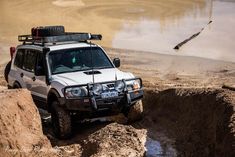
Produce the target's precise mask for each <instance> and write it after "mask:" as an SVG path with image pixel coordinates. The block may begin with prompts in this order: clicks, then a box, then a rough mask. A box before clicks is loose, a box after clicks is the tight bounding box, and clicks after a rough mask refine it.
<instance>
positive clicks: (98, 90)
mask: <svg viewBox="0 0 235 157" xmlns="http://www.w3.org/2000/svg"><path fill="white" fill-rule="evenodd" d="M92 90H93V93H94V94H95V95H100V94H101V93H102V91H103V87H102V85H101V84H94V86H93V88H92Z"/></svg>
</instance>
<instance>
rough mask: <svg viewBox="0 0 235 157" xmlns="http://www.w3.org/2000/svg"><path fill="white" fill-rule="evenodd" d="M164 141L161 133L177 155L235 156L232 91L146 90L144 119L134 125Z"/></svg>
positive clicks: (234, 112)
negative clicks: (165, 136) (160, 133)
mask: <svg viewBox="0 0 235 157" xmlns="http://www.w3.org/2000/svg"><path fill="white" fill-rule="evenodd" d="M136 126H137V127H140V128H141V127H143V128H146V129H147V131H148V136H150V137H152V138H156V139H157V140H160V142H161V141H162V143H164V141H163V140H164V139H163V140H162V139H161V137H159V136H158V135H157V133H159V132H164V133H165V134H166V135H167V136H168V137H169V138H171V139H174V142H173V143H171V144H173V145H174V147H175V148H176V150H177V155H178V156H208V157H209V156H218V157H220V156H231V157H232V156H235V146H234V143H235V93H234V92H231V91H227V90H222V89H189V88H188V89H168V90H164V91H152V90H147V91H146V94H145V118H144V119H143V121H141V122H139V123H138V124H136Z"/></svg>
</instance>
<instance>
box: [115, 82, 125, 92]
mask: <svg viewBox="0 0 235 157" xmlns="http://www.w3.org/2000/svg"><path fill="white" fill-rule="evenodd" d="M124 88H125V84H124V83H123V82H122V81H117V82H116V83H115V90H117V91H118V92H122V91H123V90H124Z"/></svg>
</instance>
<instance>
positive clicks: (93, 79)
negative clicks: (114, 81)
mask: <svg viewBox="0 0 235 157" xmlns="http://www.w3.org/2000/svg"><path fill="white" fill-rule="evenodd" d="M90 54H91V70H92V82H93V84H94V83H95V76H94V65H93V53H92V46H91V41H90Z"/></svg>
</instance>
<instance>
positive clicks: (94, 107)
mask: <svg viewBox="0 0 235 157" xmlns="http://www.w3.org/2000/svg"><path fill="white" fill-rule="evenodd" d="M91 107H92V109H93V110H95V111H96V110H97V104H96V100H95V97H94V96H92V97H91Z"/></svg>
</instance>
